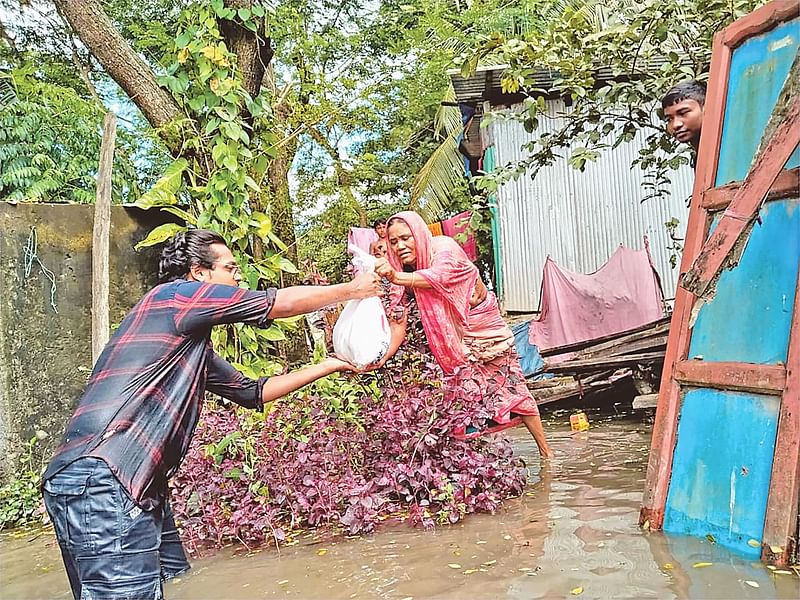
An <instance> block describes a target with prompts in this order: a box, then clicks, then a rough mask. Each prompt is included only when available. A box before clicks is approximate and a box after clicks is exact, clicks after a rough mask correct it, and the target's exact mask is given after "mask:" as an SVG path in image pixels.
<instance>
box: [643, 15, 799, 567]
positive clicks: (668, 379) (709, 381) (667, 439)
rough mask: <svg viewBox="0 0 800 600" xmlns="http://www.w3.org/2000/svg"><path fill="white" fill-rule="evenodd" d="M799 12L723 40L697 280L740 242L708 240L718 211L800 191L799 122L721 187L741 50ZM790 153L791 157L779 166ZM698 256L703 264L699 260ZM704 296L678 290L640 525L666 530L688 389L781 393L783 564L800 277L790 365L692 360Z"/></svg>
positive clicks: (750, 23)
mask: <svg viewBox="0 0 800 600" xmlns="http://www.w3.org/2000/svg"><path fill="white" fill-rule="evenodd" d="M798 16H800V2H797V0H775V1H773V2H771V3H770V4H767V5H766V6H763V7H762V8H759V9H758V10H756V11H754V12H752V13H750V14H749V15H747V16H745V17H743V18H741V19H739V20H737V21H736V22H734V23H732V24H731V25H730V26H728V27H727V28H726V29H724V30H722V31H720V32H718V33H717V34H716V35H715V36H714V43H713V48H712V58H711V73H710V76H709V85H708V92H707V96H706V98H707V101H706V104H705V111H704V119H703V121H704V122H703V130H702V135H701V139H700V148H699V152H698V164H697V173H696V178H695V183H694V187H693V190H692V203H691V211H690V214H689V221H688V223H687V230H686V241H685V245H684V249H683V258H682V260H681V268H680V271H681V274H682V278H683V276H685V275H686V274H687V272H689V271H691V272H692V275H694V277H695V281H697V280H698V279H702V280H703V281H704V282H708V281H710V280H711V279H712V278H713V276H714V275H715V273H717V272H718V270H719V267H720V265H721V264H722V263H723V261H724V258H725V255H727V252H726V249H728V250H729V249H730V247H732V246H733V244H734V243H735V239H733V238H732V237H730V236H729V238H728V239H727V240H725V239H724V238H722V243H721V244H720V243H719V242H720V239H719V238H715V240H714V241H715V245H714V246H710V247H709V246H708V245H707V241H708V242H710V241H711V240H707V237H708V230H709V225H710V223H711V213H712V212H713V211H718V210H721V209H725V208H734V209H736V210H734V211H731V212H733V213H736V214H735V218H738V219H739V220H740V221H741V219H742V217H743V216H744V217H745V218H753V217H755V215H757V212H758V208H759V206H760V205H761V200H762V199H763V198H764V197H765V196H766V198H767V199H778V198H786V197H797V195H798V192H799V190H800V169H792V170H790V171H787V170H784V169H783V165H784V164H785V162H786V159H788V157H789V156H790V155H791V153H792V151H793V150H794V148H795V147H796V146H797V142H796V141H794V142H793V138H794V137H796V134H795V133H794V131H793V130H800V126H798V125H797V124H796V123H795V126H794V127H793V128H791V129H790V130H789V132H788V133H789V135H788V137H786V136H784V137H782V138H781V139H778V138H780V137H781V136H780V135H777V136H776V135H773V136H771V139H770V143H768V144H764V146H769V151H768V152H764V151H762V152H760V153H759V159H757V160H756V161H754V166H753V168H752V169H751V171H750V173H748V175H747V177H746V178H745V180H744V181H740V182H734V183H732V184H727V185H724V186H720V187H718V188H715V187H714V181H715V178H716V172H717V166H718V162H719V147H720V142H721V139H722V126H723V119H724V115H725V101H726V97H727V91H728V77H729V76H730V64H731V56H732V54H733V51H734V50H735V49H736V47H738V46H739V45H741V44H742V43H743V42H745V41H746V40H748V39H749V38H751V37H753V36H756V35H759V34H761V33H764V32H766V31H768V30H770V29H772V28H774V27H775V26H777V25H780V24H781V23H783V22H786V21H789V20H792V19H795V18H797V17H798ZM794 101H795V102H794V106H795V108H797V106H798V104H800V103H799V102H798V98H794ZM795 118H796V116H795ZM793 120H794V119H793V118H792V117H791V115H790V117H789V118H787V119H785V120H784V123H783V125H785V127H784V128H783V129H784V131H783V133H786V130H787V128H790V127H791V125H790V124H788V123H787V121H793ZM778 129H780V127H779V128H778ZM775 133H778V132H775ZM789 146H791V147H789ZM787 152H788V153H787ZM783 155H785V157H786V158H784V159H783V162H780V160H781V157H782V156H783ZM764 163H768V164H764ZM778 163H780V164H778ZM741 188H744V189H743V190H742V194H737V192H739V190H740V189H741ZM748 189H749V192H748V191H747V190H748ZM754 192H755V193H754ZM762 192H763V193H762ZM754 199H755V200H758V202H755V201H754ZM743 205H746V206H743ZM742 208H744V209H745V212H747V211H748V210H749V214H745V215H742V214H741V209H742ZM721 224H722V223H720V225H721ZM717 229H719V227H718V228H717ZM740 233H741V231H740ZM716 234H717V231H715V235H716ZM712 237H714V236H712ZM701 255H702V257H701ZM709 257H710V258H709ZM698 258H701V260H700V261H697V259H698ZM715 269H716V271H715ZM699 287H700V288H701V290H702V289H705V288H703V286H702V285H701V286H699ZM697 300H698V298H697V296H695V295H694V294H693V293H691V292H689V291H688V290H686V289H684V288H682V287H678V290H677V292H676V297H675V308H674V311H673V314H672V322H671V325H670V335H669V340H668V342H667V350H666V356H665V360H664V371H663V376H662V379H661V386H660V389H659V401H658V408H657V410H656V418H655V424H654V426H653V439H652V446H651V450H650V460H649V464H648V468H647V480H646V487H645V492H644V499H643V503H642V510H641V513H640V517H639V524H640V525H644V524H645V523H649V528H650V529H653V530H657V529H661V527H662V526H663V522H664V510H665V505H666V500H667V492H668V490H669V482H670V477H671V474H672V458H673V452H674V449H675V442H676V436H677V429H678V417H679V413H680V406H681V386H682V385H693V386H700V387H713V388H719V389H728V390H739V391H754V392H758V393H762V394H772V395H777V396H781V408H780V415H779V418H778V434H777V439H776V442H775V456H774V459H773V464H772V474H771V478H770V489H769V498H768V500H767V512H766V518H765V523H764V535H763V539H762V559H763V560H766V561H770V562H775V563H777V564H787V563H788V560H789V557H790V555H791V552H792V548H793V544H794V543H795V540H794V539H793V537H794V533H795V528H796V526H797V513H798V500H799V498H798V495H799V494H800V278H798V283H797V292H796V296H795V304H794V310H793V315H792V323H791V331H790V334H789V350H788V357H787V365H780V364H778V365H754V364H746V363H733V362H727V363H724V362H716V363H712V362H709V363H703V362H700V361H690V360H688V353H689V343H690V341H691V335H690V329H691V319H692V311H693V308H694V306H695V303H696V301H697Z"/></svg>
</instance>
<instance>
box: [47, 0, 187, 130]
mask: <svg viewBox="0 0 800 600" xmlns="http://www.w3.org/2000/svg"><path fill="white" fill-rule="evenodd" d="M55 4H56V6H57V7H58V9H59V11H61V14H63V15H64V17H66V19H67V21H69V24H70V25H71V26H72V28H73V29H74V30H75V33H77V34H78V37H79V38H81V41H82V42H83V43H84V44H85V45H86V47H87V48H88V49H89V51H90V52H91V53H92V54H93V55H94V57H95V58H97V60H98V61H99V62H100V64H102V65H103V68H104V69H105V70H106V72H107V73H108V74H109V75H110V76H111V77H112V79H114V81H116V82H117V83H118V84H119V86H120V87H121V88H122V89H123V90H125V93H126V94H127V95H128V97H129V98H130V99H131V100H133V101H134V102H135V103H136V106H138V107H139V109H140V110H141V111H142V114H143V115H144V116H145V118H146V119H147V120H148V122H149V123H150V125H152V126H153V127H154V128H159V127H162V126H164V125H166V124H167V123H169V122H170V121H172V120H173V119H175V118H176V117H178V116H180V115H181V114H182V112H181V109H180V107H179V106H178V104H177V103H176V102H175V100H174V99H173V98H172V96H171V95H170V94H169V93H168V92H167V91H166V90H164V89H163V88H161V87H160V86H159V85H158V82H157V81H156V77H155V74H154V73H153V70H152V69H151V68H150V65H148V64H147V63H146V62H145V61H144V60H143V59H142V58H141V57H140V56H139V55H138V54H137V53H136V52H135V51H134V50H133V48H131V46H130V45H129V44H128V42H126V41H125V39H124V38H123V37H122V35H120V33H119V31H117V29H116V27H114V24H113V23H112V22H111V20H110V19H109V18H108V16H107V15H106V13H105V12H104V11H103V9H102V7H101V6H100V3H99V2H98V1H97V0H55Z"/></svg>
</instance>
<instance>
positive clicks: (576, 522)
mask: <svg viewBox="0 0 800 600" xmlns="http://www.w3.org/2000/svg"><path fill="white" fill-rule="evenodd" d="M559 421H560V422H558V423H556V424H552V423H551V424H550V426H549V427H548V429H549V432H551V433H550V437H551V439H552V444H553V446H554V448H555V449H556V451H557V456H556V458H555V459H554V460H552V461H550V462H549V463H547V464H544V465H542V466H541V467H540V465H539V460H538V458H537V456H536V449H535V447H534V445H533V442H532V441H531V440H530V437H529V436H528V435H527V434H526V433H525V432H524V431H523V430H521V429H520V430H517V431H514V432H512V433H511V435H512V437H513V440H514V444H515V448H516V451H517V452H518V453H519V454H520V455H522V456H523V457H525V459H526V460H527V461H528V465H529V466H528V469H529V481H531V482H532V483H531V484H529V485H528V487H527V488H526V490H525V493H524V494H523V496H522V497H520V498H518V499H514V500H511V501H509V502H507V503H506V504H505V506H504V507H503V509H502V510H501V511H500V512H498V513H497V514H495V515H473V516H470V517H468V518H467V520H466V522H465V523H463V524H459V525H456V526H452V527H440V528H438V529H436V530H435V531H424V530H419V529H411V528H410V527H408V526H407V525H405V524H393V525H389V524H387V525H386V526H385V527H383V528H381V529H380V530H379V531H378V533H377V534H375V535H373V536H370V537H364V538H338V539H327V540H319V539H315V538H314V536H312V535H309V536H307V537H306V538H305V539H303V540H301V543H300V544H298V545H297V546H292V547H284V548H283V549H282V550H281V551H280V553H276V552H275V550H274V549H265V550H264V551H262V552H255V553H253V554H250V555H246V554H243V553H242V551H241V549H239V550H235V549H226V550H223V551H222V552H220V553H219V554H218V555H216V556H214V557H211V558H205V559H201V560H197V561H195V563H194V569H193V570H192V572H191V573H190V574H189V575H187V576H185V577H183V578H181V579H180V580H178V581H175V582H171V583H169V584H168V585H167V589H166V592H167V597H168V598H170V599H174V600H177V599H190V598H191V599H197V600H201V599H205V598H207V599H215V600H218V599H249V598H272V597H278V598H302V599H307V598H308V599H314V598H325V599H338V598H341V599H349V598H381V599H384V598H385V599H398V600H400V599H405V598H415V599H421V598H432V599H440V598H441V599H445V598H448V599H449V598H453V599H456V598H457V599H462V598H470V599H482V598H487V599H488V598H491V599H494V598H511V599H516V598H519V599H523V598H525V599H529V598H574V597H576V596H573V595H572V594H571V591H572V590H575V591H577V590H578V588H582V592H581V593H580V595H579V597H580V598H637V599H638V598H659V599H662V598H666V599H668V598H793V599H794V598H798V597H800V585H798V582H799V581H800V580H798V578H797V577H796V576H795V575H775V574H774V573H772V572H770V571H769V570H767V569H766V568H764V567H763V566H762V565H760V564H758V563H751V562H749V561H748V560H746V559H743V558H740V557H737V556H736V555H733V554H731V553H730V552H728V551H727V550H725V549H724V548H721V547H718V546H716V545H714V544H711V543H709V542H708V541H707V540H697V539H693V538H684V537H677V536H668V535H662V534H658V533H643V532H641V531H640V530H639V529H638V527H637V519H638V514H639V507H640V503H641V497H642V490H643V489H644V477H645V469H646V466H647V455H648V452H649V439H650V431H649V427H648V426H645V425H643V424H642V422H641V421H640V420H638V419H636V418H614V419H603V420H598V419H595V422H594V423H593V424H592V428H591V429H590V430H589V432H587V433H583V434H576V435H572V434H571V433H570V432H569V430H568V426H566V424H565V423H566V419H563V418H562V419H560V420H559ZM0 559H1V560H2V563H0V567H1V568H2V572H3V593H2V597H3V598H25V599H29V598H54V597H56V598H57V597H64V598H67V597H69V593H68V586H67V582H66V577H65V576H64V575H63V568H62V566H61V564H60V557H59V556H58V549H57V546H56V545H55V543H54V540H53V538H52V536H43V537H41V538H38V539H37V540H33V541H30V542H28V541H27V539H26V538H20V539H12V538H10V537H8V536H5V537H4V538H3V546H2V551H0ZM699 562H710V563H713V564H712V565H711V566H709V567H704V568H694V567H693V566H692V565H694V564H697V563H699ZM43 568H47V570H43ZM748 581H749V582H751V583H750V584H748V583H747V582H748ZM752 583H755V584H756V585H757V586H758V587H757V588H756V587H752Z"/></svg>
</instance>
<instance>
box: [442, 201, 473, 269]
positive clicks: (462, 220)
mask: <svg viewBox="0 0 800 600" xmlns="http://www.w3.org/2000/svg"><path fill="white" fill-rule="evenodd" d="M471 216H472V213H471V212H470V211H465V212H462V213H459V214H457V215H456V216H455V217H452V218H450V219H447V220H446V221H442V233H443V234H444V235H449V236H450V237H451V238H454V239H455V240H456V241H457V242H458V244H459V246H461V247H462V248H463V249H464V252H465V253H466V255H467V256H468V257H469V259H470V260H471V261H473V262H474V261H475V260H477V258H478V248H477V246H476V245H475V236H474V235H473V234H469V235H468V236H467V239H466V240H465V241H463V242H461V241H459V238H456V236H457V235H458V234H459V233H462V232H464V231H465V230H466V229H467V227H468V226H469V220H470V217H471Z"/></svg>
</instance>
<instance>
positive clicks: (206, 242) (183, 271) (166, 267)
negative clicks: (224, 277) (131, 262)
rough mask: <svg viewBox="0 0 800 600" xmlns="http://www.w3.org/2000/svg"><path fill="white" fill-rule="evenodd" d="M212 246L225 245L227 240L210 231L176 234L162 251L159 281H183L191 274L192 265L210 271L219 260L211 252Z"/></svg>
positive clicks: (193, 230)
mask: <svg viewBox="0 0 800 600" xmlns="http://www.w3.org/2000/svg"><path fill="white" fill-rule="evenodd" d="M212 244H223V245H227V244H226V243H225V239H224V238H223V237H222V236H221V235H220V234H218V233H216V232H214V231H209V230H208V229H189V230H187V231H181V232H179V233H176V234H175V236H174V237H173V238H172V239H171V240H169V241H168V242H167V244H166V246H164V249H163V250H162V251H161V260H160V261H159V262H158V280H159V282H160V283H166V282H168V281H175V280H176V279H182V278H184V277H186V275H187V274H188V273H189V269H190V268H191V267H192V265H199V266H201V267H205V268H207V269H210V268H212V267H213V266H214V261H215V260H217V255H216V253H214V251H213V250H211V245H212Z"/></svg>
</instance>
